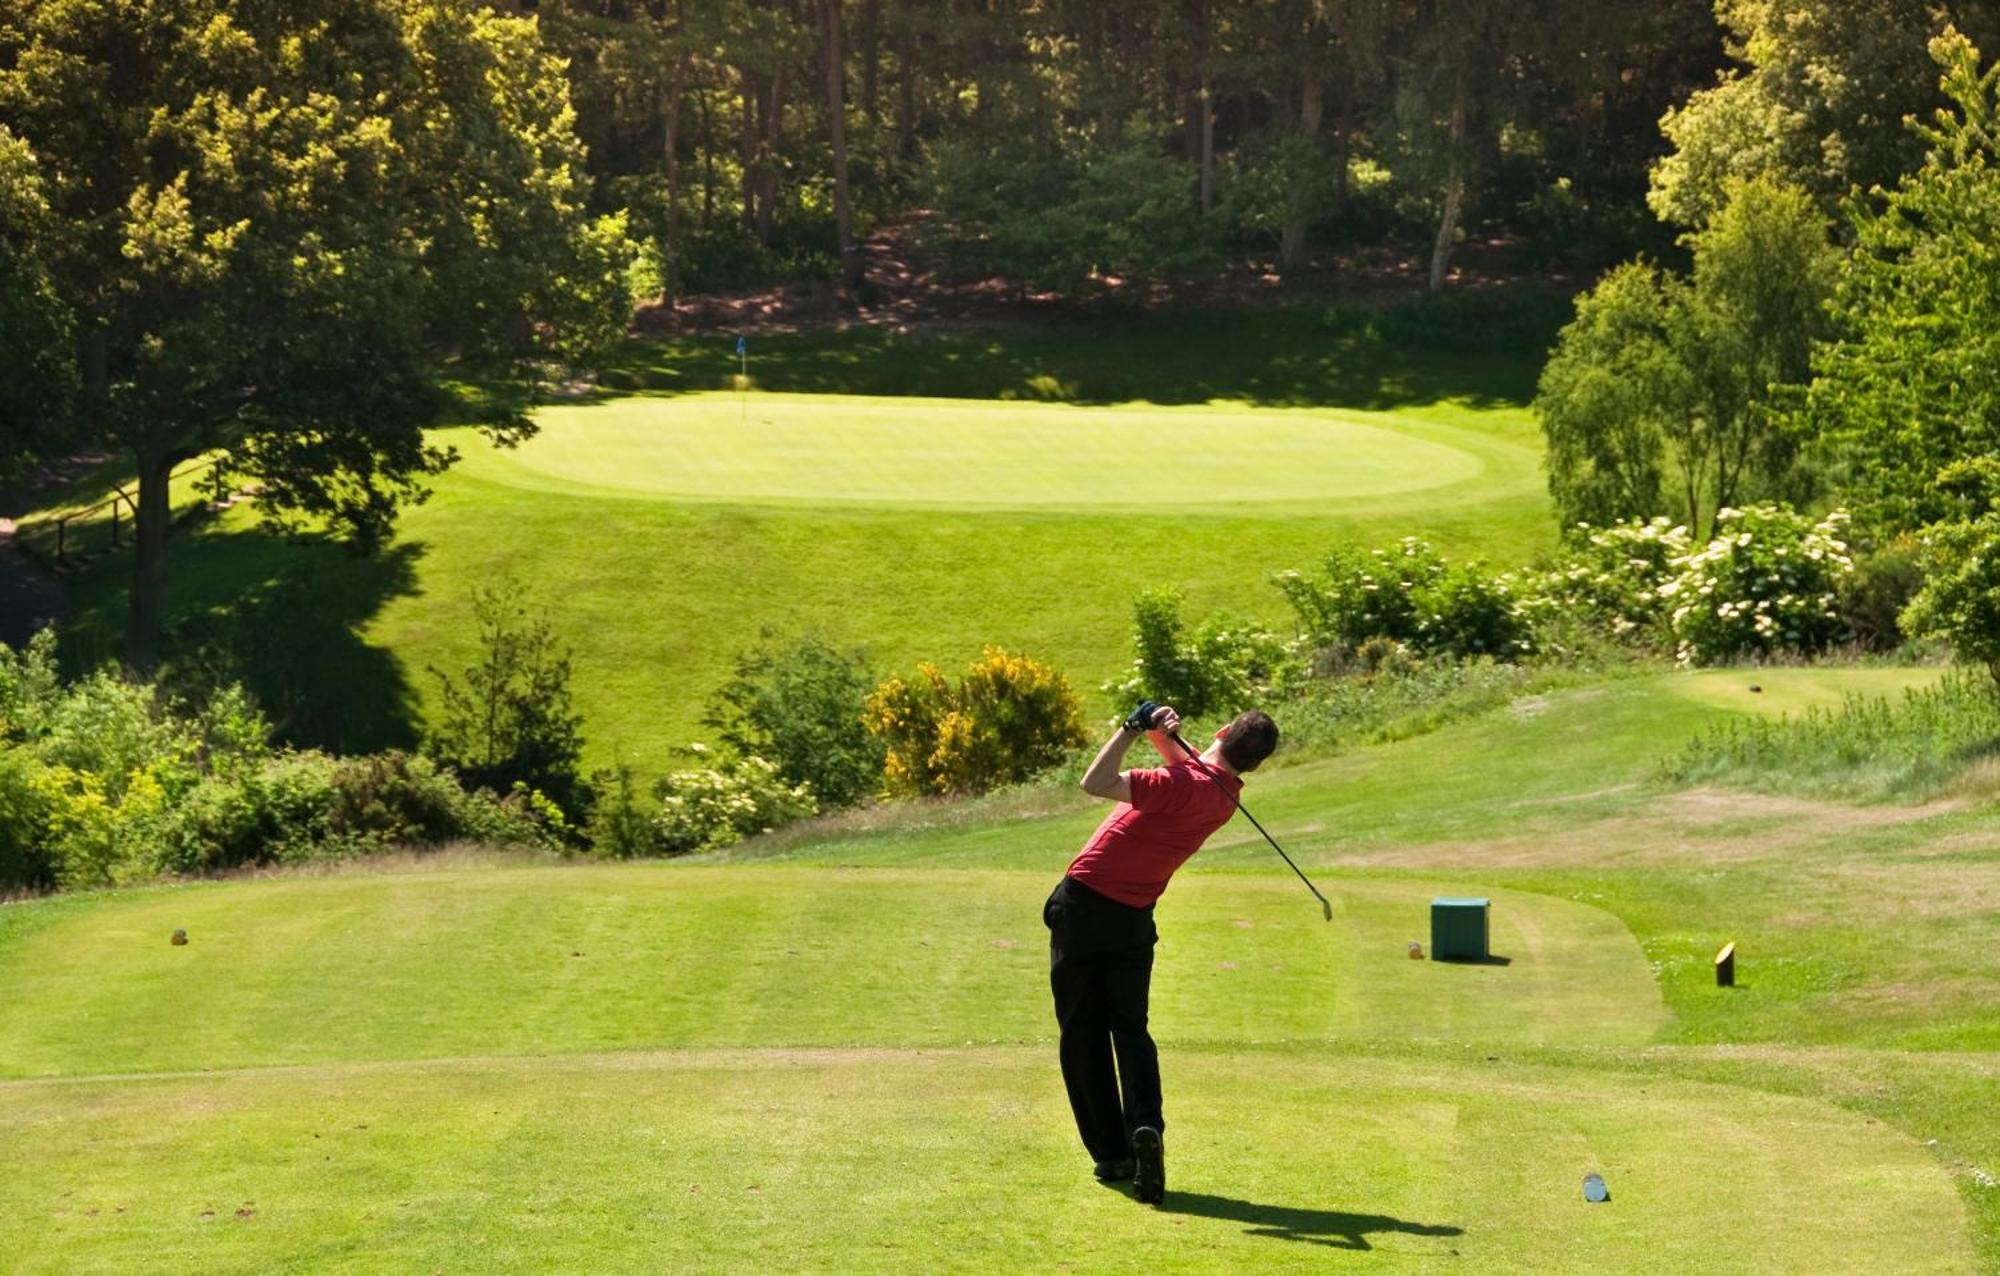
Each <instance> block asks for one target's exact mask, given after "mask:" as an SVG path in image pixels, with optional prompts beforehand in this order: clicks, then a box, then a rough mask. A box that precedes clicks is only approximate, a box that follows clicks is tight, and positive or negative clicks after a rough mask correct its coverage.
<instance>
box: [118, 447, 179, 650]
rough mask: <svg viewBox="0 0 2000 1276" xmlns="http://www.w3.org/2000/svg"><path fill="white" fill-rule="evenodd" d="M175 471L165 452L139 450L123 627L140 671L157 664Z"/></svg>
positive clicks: (171, 458) (127, 644) (127, 643)
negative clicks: (171, 483) (132, 551)
mask: <svg viewBox="0 0 2000 1276" xmlns="http://www.w3.org/2000/svg"><path fill="white" fill-rule="evenodd" d="M173 470H174V458H173V456H172V455H171V454H170V453H166V452H157V451H150V450H148V451H142V452H141V453H139V512H138V515H137V517H136V518H135V519H134V520H133V521H134V524H135V526H134V528H133V532H134V535H133V538H132V539H133V543H134V544H135V546H136V547H137V551H138V553H137V558H136V561H135V565H134V569H133V574H132V605H131V610H130V612H129V613H128V615H127V618H126V620H127V628H126V631H125V662H126V664H128V665H130V666H131V668H132V669H133V670H134V671H136V672H138V673H142V674H148V673H151V672H153V670H154V669H155V668H156V667H158V665H159V663H160V624H161V619H162V617H163V616H164V615H165V614H166V595H167V525H168V523H169V522H170V521H171V520H172V517H173V508H172V506H171V504H170V503H169V502H168V499H167V498H168V491H167V483H168V479H169V478H170V477H171V476H172V474H173Z"/></svg>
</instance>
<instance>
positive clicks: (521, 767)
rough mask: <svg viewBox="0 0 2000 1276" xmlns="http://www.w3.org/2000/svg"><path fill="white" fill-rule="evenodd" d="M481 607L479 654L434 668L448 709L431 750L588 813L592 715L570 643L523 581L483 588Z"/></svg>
mask: <svg viewBox="0 0 2000 1276" xmlns="http://www.w3.org/2000/svg"><path fill="white" fill-rule="evenodd" d="M472 610H473V615H474V617H475V618H476V620H477V623H478V627H479V659H478V661H477V662H476V663H474V664H472V665H469V666H467V667H466V669H465V670H464V671H463V673H462V674H460V675H459V676H458V677H453V676H452V675H450V674H447V673H444V672H442V671H441V670H438V669H435V668H433V669H432V670H431V673H432V674H433V675H435V676H436V678H437V679H438V682H439V684H440V693H441V694H442V696H443V699H444V713H443V718H442V721H441V722H439V724H438V726H437V728H436V729H435V730H434V731H433V732H432V733H431V736H430V738H429V740H428V741H427V742H426V744H425V752H427V753H429V754H430V755H431V756H432V757H434V758H436V759H437V760H438V761H440V762H442V763H444V764H445V765H446V766H449V767H451V768H452V769H453V770H455V771H457V772H458V773H459V774H461V775H463V776H464V777H465V780H466V783H467V784H468V785H469V786H471V787H473V788H490V789H494V790H496V791H498V792H503V793H504V792H510V791H512V790H513V789H514V788H515V787H516V786H517V785H525V786H526V787H528V788H529V789H532V790H534V791H536V792H540V793H544V794H547V795H548V796H549V797H551V798H553V799H554V800H555V801H556V802H557V803H558V804H559V805H561V806H562V807H563V808H564V810H566V811H568V812H570V813H572V814H580V813H581V812H583V811H584V810H586V809H588V807H589V805H590V794H589V789H588V786H587V785H586V784H585V783H584V782H583V779H582V777H581V776H580V775H579V774H578V770H577V767H578V759H579V758H581V756H582V754H583V738H582V736H581V735H580V734H579V728H580V727H581V726H582V724H583V718H582V716H581V715H579V714H578V713H577V712H576V711H575V708H574V706H573V704H572V702H571V699H570V689H569V674H570V654H569V649H568V648H567V647H565V646H563V645H562V644H561V642H560V641H559V640H558V639H557V638H556V635H555V626H554V625H553V624H552V623H551V622H550V620H549V618H548V615H547V614H546V613H545V612H533V611H531V610H530V609H529V606H528V602H527V599H526V596H525V593H524V591H523V589H522V588H521V586H520V584H519V583H518V582H516V581H513V580H508V579H503V580H501V581H499V582H498V583H496V584H492V585H484V586H480V587H477V588H475V589H474V590H473V591H472Z"/></svg>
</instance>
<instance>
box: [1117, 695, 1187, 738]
mask: <svg viewBox="0 0 2000 1276" xmlns="http://www.w3.org/2000/svg"><path fill="white" fill-rule="evenodd" d="M1125 729H1126V730H1127V731H1131V732H1134V733H1144V732H1148V731H1163V732H1166V733H1167V734H1168V735H1172V734H1173V733H1174V732H1176V731H1178V730H1180V729H1181V715H1180V714H1178V713H1175V712H1174V707H1173V706H1172V705H1170V704H1154V703H1153V702H1152V701H1151V700H1141V701H1140V702H1139V706H1138V708H1136V709H1134V710H1132V712H1131V713H1129V714H1127V715H1126V716H1125Z"/></svg>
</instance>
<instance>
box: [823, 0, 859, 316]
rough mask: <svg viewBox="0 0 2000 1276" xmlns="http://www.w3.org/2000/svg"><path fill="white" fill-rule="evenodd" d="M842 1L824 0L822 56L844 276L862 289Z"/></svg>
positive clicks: (835, 217)
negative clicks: (850, 176)
mask: <svg viewBox="0 0 2000 1276" xmlns="http://www.w3.org/2000/svg"><path fill="white" fill-rule="evenodd" d="M841 3H842V0H820V31H821V36H822V45H821V49H820V56H821V57H822V58H823V59H824V60H825V62H826V129H827V137H828V140H829V141H831V142H832V144H833V218H834V226H835V235H836V238H837V242H838V243H839V245H840V276H841V279H842V281H843V282H844V283H846V285H847V286H848V287H849V288H858V287H860V286H861V267H862V260H861V252H860V249H858V248H857V247H856V246H855V243H854V212H853V208H852V207H851V205H850V202H849V200H848V198H847V94H846V87H845V85H844V83H843V79H844V75H845V72H844V70H843V66H842V61H841V52H840V6H841Z"/></svg>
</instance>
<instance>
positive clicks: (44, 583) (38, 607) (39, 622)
mask: <svg viewBox="0 0 2000 1276" xmlns="http://www.w3.org/2000/svg"><path fill="white" fill-rule="evenodd" d="M68 616H69V591H68V590H67V589H65V588H63V584H62V582H61V581H59V580H57V579H56V578H55V577H54V576H52V575H50V574H49V573H48V572H46V571H43V570H42V569H41V567H40V566H38V565H37V564H35V563H34V562H33V561H32V560H30V559H29V558H28V556H27V555H26V554H23V553H21V551H19V550H18V549H16V548H14V520H13V519H11V518H0V643H5V644H7V645H8V646H9V647H20V646H22V645H23V644H25V643H26V642H27V641H28V639H30V638H32V637H34V636H35V631H36V630H39V629H41V628H42V627H43V626H45V625H53V624H58V623H60V622H61V621H63V620H65V619H67V618H68Z"/></svg>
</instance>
